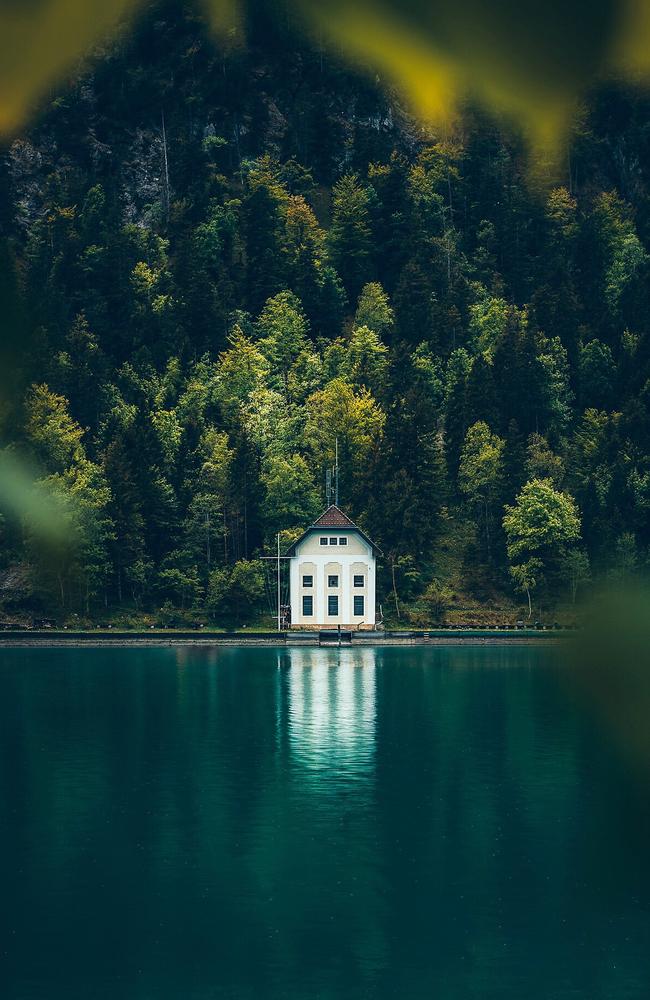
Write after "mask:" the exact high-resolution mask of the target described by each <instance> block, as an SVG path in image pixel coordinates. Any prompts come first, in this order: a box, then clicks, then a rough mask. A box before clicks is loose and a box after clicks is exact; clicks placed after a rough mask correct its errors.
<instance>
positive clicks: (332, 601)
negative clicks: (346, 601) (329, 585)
mask: <svg viewBox="0 0 650 1000" xmlns="http://www.w3.org/2000/svg"><path fill="white" fill-rule="evenodd" d="M338 613H339V595H338V594H330V595H329V597H328V598H327V617H328V618H335V617H336V616H337V615H338Z"/></svg>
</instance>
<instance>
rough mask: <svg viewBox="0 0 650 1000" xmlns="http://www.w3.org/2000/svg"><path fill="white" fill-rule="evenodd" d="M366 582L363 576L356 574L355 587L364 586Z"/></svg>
mask: <svg viewBox="0 0 650 1000" xmlns="http://www.w3.org/2000/svg"><path fill="white" fill-rule="evenodd" d="M364 582H365V581H364V578H363V576H356V575H355V577H354V586H355V587H363V585H364Z"/></svg>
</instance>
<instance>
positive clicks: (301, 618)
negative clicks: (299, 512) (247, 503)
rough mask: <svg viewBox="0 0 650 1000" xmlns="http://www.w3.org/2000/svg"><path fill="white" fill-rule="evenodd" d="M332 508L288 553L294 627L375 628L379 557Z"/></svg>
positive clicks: (363, 538)
mask: <svg viewBox="0 0 650 1000" xmlns="http://www.w3.org/2000/svg"><path fill="white" fill-rule="evenodd" d="M378 554H381V553H380V552H379V549H378V548H377V546H376V545H375V544H374V542H371V541H370V539H369V538H368V536H367V535H365V534H364V532H363V531H362V530H361V528H358V527H357V525H356V524H355V523H354V521H351V520H350V518H349V517H348V516H347V515H346V514H344V513H343V511H342V510H339V508H338V507H336V506H335V505H334V504H332V506H331V507H328V508H327V510H326V511H325V513H324V514H321V516H320V517H319V518H318V519H317V520H316V521H314V523H313V524H312V525H311V526H310V527H309V528H307V530H306V531H305V532H304V534H303V535H301V537H300V538H299V539H298V540H297V541H296V542H294V543H293V545H292V546H291V547H290V548H289V549H288V551H287V555H288V556H290V557H291V558H290V562H289V566H290V594H291V596H290V601H291V627H292V628H302V629H307V628H312V629H323V628H337V627H338V626H339V625H340V626H341V628H346V629H359V628H366V629H368V628H374V627H375V621H376V617H375V573H376V561H377V560H376V556H377V555H378Z"/></svg>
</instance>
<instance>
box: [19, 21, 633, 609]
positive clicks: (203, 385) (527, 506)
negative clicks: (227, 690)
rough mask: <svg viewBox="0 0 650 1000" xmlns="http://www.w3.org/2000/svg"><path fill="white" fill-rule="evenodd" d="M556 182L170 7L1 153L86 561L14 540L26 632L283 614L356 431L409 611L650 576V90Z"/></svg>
mask: <svg viewBox="0 0 650 1000" xmlns="http://www.w3.org/2000/svg"><path fill="white" fill-rule="evenodd" d="M554 169H555V170H556V172H555V174H553V175H551V174H550V173H549V175H548V178H547V179H546V180H545V179H544V170H543V168H542V167H541V166H540V165H539V164H536V165H535V164H533V165H532V166H531V164H530V162H529V161H528V159H527V154H526V144H525V142H524V140H523V139H522V138H521V137H520V136H517V135H516V134H514V133H513V132H512V131H510V130H509V129H508V128H507V126H506V125H504V124H503V123H501V124H499V123H497V122H495V121H494V120H491V119H490V118H488V117H487V116H486V114H485V113H484V112H481V111H480V110H479V109H478V108H477V107H474V106H472V105H470V104H468V105H467V106H466V108H465V109H464V113H463V117H462V120H461V122H460V123H459V125H458V128H457V130H456V131H455V132H454V133H453V134H444V133H443V132H442V131H437V132H435V131H431V132H430V131H428V130H425V129H423V128H422V126H421V125H419V124H418V123H416V122H415V121H414V120H413V119H412V118H410V117H409V114H408V113H407V111H406V110H405V108H404V107H402V106H400V104H399V102H398V101H397V100H396V99H395V98H394V96H393V95H391V93H390V92H389V91H388V90H386V89H385V88H383V86H382V82H381V81H380V80H376V79H375V78H374V76H370V75H368V76H363V75H360V74H359V75H355V74H353V73H352V72H351V71H350V69H349V68H348V67H346V66H345V65H344V64H343V63H338V62H337V61H336V60H335V59H333V58H332V56H331V55H329V54H327V53H325V52H323V51H321V49H320V48H319V46H318V45H314V46H313V47H310V44H309V42H308V41H306V40H305V37H304V35H303V34H302V33H299V32H298V31H297V30H296V29H295V26H294V25H292V24H291V22H290V21H285V22H283V23H281V24H279V23H278V22H277V21H271V20H269V19H265V18H264V16H263V14H262V12H258V16H256V17H255V19H254V21H253V22H252V23H251V24H249V26H248V44H247V46H246V48H244V47H242V46H234V47H230V48H228V47H224V45H223V43H220V42H218V41H215V39H214V38H213V37H212V36H211V35H210V32H209V31H208V29H207V27H206V25H205V24H204V23H203V22H202V21H201V19H200V17H199V15H198V13H197V11H196V9H195V8H194V7H192V6H190V5H185V4H182V3H180V2H174V3H156V4H150V5H148V6H147V7H146V9H145V11H144V13H143V15H142V16H141V18H140V21H139V23H138V24H137V25H136V29H135V30H134V31H129V32H124V33H123V34H122V35H121V36H120V37H119V38H118V39H117V40H114V41H113V42H111V43H110V44H108V43H107V45H106V47H105V49H104V50H102V51H101V52H97V53H95V54H94V55H93V57H92V59H91V60H90V61H89V63H88V64H87V65H86V66H85V67H84V68H83V70H82V71H81V72H80V74H79V76H78V78H77V79H75V80H71V81H68V83H67V84H66V86H64V87H63V86H62V87H61V88H60V89H59V91H58V92H57V93H53V94H52V95H51V99H50V100H49V102H47V103H46V105H45V106H44V107H43V108H42V112H41V114H40V117H39V118H38V120H37V121H36V122H35V123H33V124H32V126H31V129H30V131H29V132H28V133H26V134H24V135H22V136H20V137H18V138H15V139H14V140H13V141H12V142H11V143H9V144H7V145H6V146H5V148H4V149H3V150H2V155H1V158H0V226H1V228H2V245H1V247H0V254H1V256H2V266H3V284H4V286H5V287H6V289H7V291H6V295H4V296H3V302H5V301H6V303H7V306H6V309H5V317H4V322H5V325H6V331H7V341H10V340H11V339H12V338H13V340H14V341H18V342H19V343H20V345H21V347H22V350H21V352H20V355H19V359H18V364H17V367H16V366H15V365H16V360H15V359H14V367H12V370H11V372H9V371H8V370H7V369H6V370H5V372H4V377H3V392H4V394H5V399H4V405H3V409H2V413H1V414H0V419H1V420H2V422H3V426H2V433H3V438H4V444H5V445H6V446H8V447H10V448H12V449H17V450H18V451H19V452H20V453H21V454H23V455H26V456H28V457H29V458H30V460H31V462H32V464H33V466H34V467H35V468H37V469H38V473H37V475H38V477H39V479H40V481H41V487H40V488H41V489H43V490H45V491H47V492H48V493H50V494H52V495H53V496H54V497H55V498H56V502H57V505H58V508H59V512H60V517H61V518H63V519H64V520H65V524H66V532H65V534H66V536H67V542H68V543H69V544H64V543H63V542H62V541H61V540H60V539H59V541H58V542H54V541H52V539H51V538H50V539H48V538H44V537H43V536H42V534H41V533H40V532H39V531H38V529H37V526H36V525H34V524H33V523H31V522H30V520H29V518H24V519H22V520H18V519H16V518H11V517H9V516H7V517H6V518H5V520H4V521H3V522H2V529H1V530H2V543H1V544H2V549H1V552H0V587H1V588H2V589H1V591H0V597H1V599H2V601H3V606H4V612H3V614H4V615H5V616H7V615H9V616H12V615H13V616H20V615H24V614H28V613H32V614H45V613H50V614H53V615H54V616H55V617H57V619H58V620H61V621H62V620H65V619H66V618H69V617H70V616H71V615H81V616H84V617H86V618H89V619H90V620H102V617H103V618H104V619H105V618H106V617H107V616H108V615H111V614H116V613H118V612H119V613H120V614H122V615H127V614H131V615H132V616H134V617H137V616H138V615H140V616H143V615H146V614H153V615H154V616H155V617H154V618H153V619H152V620H156V621H162V622H166V623H171V622H176V621H178V622H180V621H182V620H183V619H184V617H185V618H186V619H187V617H188V616H189V617H191V618H193V619H197V618H198V619H200V620H205V621H208V620H210V621H217V622H227V623H235V624H239V623H241V622H244V621H246V620H254V619H256V618H257V617H258V616H259V615H260V614H262V613H264V612H268V611H269V610H270V608H269V606H268V603H267V595H266V594H265V571H264V565H263V564H262V563H261V562H260V561H258V560H257V557H258V556H259V555H260V554H262V553H265V552H266V553H268V552H271V551H272V550H273V544H274V538H275V534H276V532H278V531H281V532H283V533H284V538H285V539H286V540H287V541H288V540H289V539H290V538H291V537H292V536H293V535H295V533H296V531H297V530H299V529H301V528H302V527H304V526H305V525H306V524H307V523H309V522H310V521H311V520H312V519H313V518H314V517H315V516H316V515H317V514H318V513H319V512H320V510H321V509H322V508H323V506H324V499H325V498H324V471H325V468H326V467H327V466H328V465H331V464H332V461H333V458H334V448H335V442H336V440H337V439H338V446H339V456H340V466H341V472H340V484H341V486H340V501H341V506H342V507H343V508H344V509H345V510H346V512H347V513H349V514H350V515H351V516H352V517H353V518H355V519H356V520H357V521H358V522H359V524H360V525H361V526H362V527H363V528H364V530H365V531H366V532H367V533H368V534H369V535H370V536H371V537H372V538H373V539H374V540H375V541H376V542H377V544H378V545H379V546H380V548H381V549H382V551H383V561H382V566H381V587H380V595H379V596H380V600H381V601H382V603H383V604H384V607H385V610H386V611H387V612H388V611H389V610H391V613H392V614H393V615H395V616H397V614H398V613H399V614H400V615H401V618H402V620H403V621H411V622H413V623H417V624H426V623H428V622H434V621H436V620H439V619H440V617H441V616H444V614H445V613H447V614H449V613H450V612H451V611H453V609H454V607H466V606H472V605H473V604H477V603H478V604H483V605H484V606H486V607H498V606H501V607H504V606H506V605H507V604H508V602H516V603H518V604H519V605H521V606H522V607H523V606H524V605H525V606H526V608H528V599H529V598H530V601H531V611H534V608H535V606H537V607H540V606H541V607H542V608H544V609H546V613H549V614H550V613H554V612H555V610H556V608H557V606H558V605H563V604H564V605H569V606H570V605H571V604H572V602H573V601H574V600H575V599H576V598H579V597H580V595H581V594H583V593H585V592H586V590H587V588H588V587H589V585H590V583H589V581H590V580H592V581H593V580H597V579H600V578H603V579H612V578H613V579H622V578H624V577H626V576H629V575H631V574H634V573H638V572H643V571H644V569H645V568H646V565H647V561H648V546H649V544H650V524H649V520H648V512H649V510H650V330H649V304H650V303H649V284H648V278H649V274H650V268H649V257H648V244H649V241H650V197H649V195H650V100H649V99H648V95H647V94H645V93H641V92H638V91H632V90H629V89H625V88H623V87H622V86H619V85H617V84H615V83H612V84H610V85H608V86H607V87H602V88H601V89H599V90H598V91H597V92H595V93H593V94H592V95H591V97H590V99H589V102H588V104H587V105H586V106H585V107H584V108H583V109H582V111H581V113H580V115H579V116H578V120H577V122H576V124H575V128H574V132H573V135H572V137H571V142H570V146H569V149H568V150H567V152H566V154H565V155H564V156H563V158H562V163H561V165H560V167H558V168H554ZM540 178H541V179H540ZM7 376H8V377H7ZM161 608H163V609H164V610H163V612H162V613H161V612H160V609H161Z"/></svg>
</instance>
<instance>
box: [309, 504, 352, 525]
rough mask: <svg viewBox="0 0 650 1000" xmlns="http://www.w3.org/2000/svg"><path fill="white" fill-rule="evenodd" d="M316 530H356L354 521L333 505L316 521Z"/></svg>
mask: <svg viewBox="0 0 650 1000" xmlns="http://www.w3.org/2000/svg"><path fill="white" fill-rule="evenodd" d="M313 527H314V528H356V524H355V523H354V521H351V520H350V518H349V517H348V515H347V514H344V513H343V511H342V510H339V508H338V507H337V506H336V505H335V504H332V505H331V506H330V507H328V508H327V510H326V511H324V513H322V514H321V516H320V517H319V518H317V519H316V520H315V521H314V524H313Z"/></svg>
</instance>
